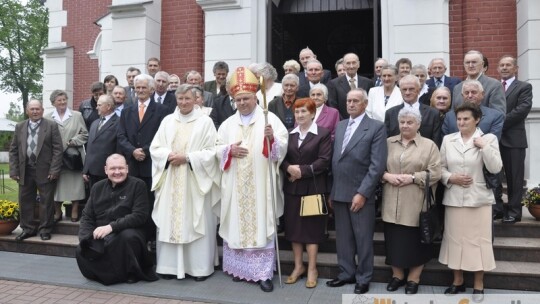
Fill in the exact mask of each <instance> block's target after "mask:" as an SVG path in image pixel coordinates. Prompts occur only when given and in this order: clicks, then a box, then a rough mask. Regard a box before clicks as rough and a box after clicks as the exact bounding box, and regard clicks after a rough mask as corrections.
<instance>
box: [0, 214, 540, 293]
mask: <svg viewBox="0 0 540 304" xmlns="http://www.w3.org/2000/svg"><path fill="white" fill-rule="evenodd" d="M78 227H79V225H78V223H72V222H70V221H69V219H67V220H63V221H60V222H59V223H58V224H57V226H56V228H55V230H54V231H53V235H52V239H51V240H50V241H42V240H41V239H40V238H39V237H32V238H29V239H27V240H25V241H23V242H16V241H15V237H16V236H17V234H18V233H20V232H21V230H20V228H18V229H16V230H15V231H14V232H13V233H12V234H11V235H8V236H0V250H2V251H12V252H21V253H33V254H42V255H52V256H63V257H74V256H75V248H76V247H77V244H78V239H77V231H78ZM382 227H383V223H382V222H381V221H380V220H379V221H377V224H376V233H375V237H374V240H373V243H374V248H375V273H374V276H373V281H375V282H387V281H388V280H389V279H390V277H391V269H390V267H389V266H388V265H385V263H384V259H385V253H384V235H383V233H382V231H383V230H382ZM494 232H495V242H494V250H495V259H496V262H497V268H496V269H495V270H494V271H490V272H487V273H486V274H485V280H484V281H485V287H486V288H500V289H514V290H527V291H540V221H535V220H534V219H533V218H532V217H531V216H530V215H529V213H528V211H527V210H526V209H524V210H523V219H522V222H520V223H516V224H514V225H504V224H502V223H500V221H497V222H495V225H494ZM279 245H280V249H281V265H282V274H283V275H287V274H289V273H290V272H291V271H292V269H293V266H294V263H293V254H292V251H291V245H290V243H289V242H288V241H286V240H285V239H284V238H283V235H280V237H279ZM335 252H336V244H335V232H334V231H330V235H329V238H328V240H327V241H326V242H324V243H323V244H321V245H320V248H319V256H318V265H319V266H318V270H319V276H320V277H321V278H333V277H335V276H336V275H337V274H338V272H339V267H338V266H337V257H336V254H335ZM438 252H439V246H438V245H436V246H435V248H434V255H435V256H438ZM304 260H305V261H307V257H304ZM451 282H452V273H451V271H450V270H449V269H448V268H446V266H444V265H441V264H439V263H438V261H437V259H433V260H432V261H430V262H429V263H428V264H427V265H426V267H425V268H424V272H423V274H422V284H425V285H439V286H446V285H449V284H450V283H451ZM466 284H467V286H469V287H470V286H472V275H471V274H467V275H466Z"/></svg>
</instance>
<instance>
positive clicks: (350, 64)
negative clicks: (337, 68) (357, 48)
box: [328, 53, 373, 119]
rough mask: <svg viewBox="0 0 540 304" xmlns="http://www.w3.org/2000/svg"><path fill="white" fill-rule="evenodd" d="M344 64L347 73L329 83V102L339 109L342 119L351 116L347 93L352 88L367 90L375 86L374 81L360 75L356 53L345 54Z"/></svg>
mask: <svg viewBox="0 0 540 304" xmlns="http://www.w3.org/2000/svg"><path fill="white" fill-rule="evenodd" d="M343 65H344V66H345V70H346V73H345V75H343V76H340V77H338V78H336V79H332V80H331V81H330V82H329V83H328V104H329V105H330V106H331V107H333V108H336V109H337V110H338V111H339V115H340V116H341V119H346V118H347V117H349V114H347V93H348V92H349V91H350V90H351V89H352V88H361V89H364V90H365V91H366V92H369V89H371V88H372V87H373V81H372V80H371V79H368V78H366V77H362V76H360V75H358V69H359V68H360V59H359V58H358V56H357V55H356V54H354V53H348V54H345V56H343Z"/></svg>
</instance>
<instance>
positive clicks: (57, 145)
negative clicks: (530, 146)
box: [10, 48, 532, 302]
mask: <svg viewBox="0 0 540 304" xmlns="http://www.w3.org/2000/svg"><path fill="white" fill-rule="evenodd" d="M299 61H300V63H299V62H297V61H296V60H293V59H291V60H288V61H286V62H285V63H284V64H283V72H284V74H285V76H284V77H283V78H282V80H281V82H277V78H278V73H277V70H276V69H275V68H274V67H273V66H272V65H271V64H269V63H256V64H252V65H250V66H249V67H239V68H237V69H235V70H234V71H232V73H229V72H230V71H229V67H228V65H227V63H225V62H223V61H219V62H217V63H216V64H215V65H214V68H213V74H214V77H215V80H212V81H207V82H204V83H203V82H202V76H201V74H200V73H199V72H197V71H188V72H187V73H185V75H184V76H183V77H179V76H178V75H175V74H168V73H167V72H165V71H162V70H161V67H160V61H159V59H157V58H150V59H149V60H148V62H147V72H148V74H143V73H141V71H140V70H139V69H137V68H129V69H128V70H127V72H126V80H127V82H128V86H126V87H122V86H119V85H118V79H117V78H116V77H115V76H114V75H108V76H107V77H105V79H104V81H103V82H96V83H93V84H92V85H91V88H90V91H91V93H92V96H91V97H90V98H89V99H88V100H85V101H83V102H82V103H81V105H80V107H79V111H74V110H72V109H70V108H69V107H68V106H67V94H66V92H64V91H62V90H56V91H54V92H53V93H52V94H51V96H50V100H51V103H52V105H53V106H54V110H53V111H52V112H51V113H48V114H46V115H45V116H44V115H43V114H44V113H43V112H44V110H43V104H42V102H41V101H39V100H31V101H30V102H29V103H28V105H27V108H26V113H27V114H28V117H29V119H28V120H26V121H24V122H22V123H19V124H18V125H17V127H16V131H15V136H14V139H13V142H12V144H11V149H10V176H11V177H12V178H13V179H15V180H17V181H18V182H19V185H20V189H19V190H20V191H19V198H20V200H19V202H20V205H21V227H22V229H23V232H22V233H21V234H20V235H18V236H17V240H18V241H23V240H24V239H26V238H28V237H31V236H34V235H36V234H38V233H39V235H40V237H41V239H42V240H49V239H50V238H51V230H52V227H53V225H54V223H55V222H56V221H59V220H61V219H62V216H63V214H62V211H61V204H62V202H65V201H71V202H72V209H71V215H70V218H71V220H72V221H78V220H79V216H80V211H79V209H80V208H79V204H80V202H81V201H84V200H85V199H87V202H86V204H85V207H84V210H83V211H82V218H81V223H80V230H79V239H80V245H79V247H78V249H77V262H78V264H79V268H80V269H81V272H82V273H83V275H84V276H86V277H88V278H90V279H93V280H97V281H99V282H102V283H103V284H113V283H117V282H136V281H138V280H149V281H151V280H157V279H158V276H159V277H161V278H162V279H184V278H186V277H192V278H193V279H194V280H195V281H204V280H205V279H206V278H207V277H208V276H210V275H212V273H213V272H214V269H215V266H217V265H218V262H219V260H218V251H217V243H216V236H217V234H219V236H220V237H221V238H223V264H222V269H223V271H224V272H225V273H227V274H229V275H231V276H232V277H233V280H234V281H241V280H244V281H252V282H258V283H259V285H260V288H261V289H262V290H263V291H265V292H269V291H272V290H273V283H272V278H273V275H274V270H275V268H276V263H275V261H276V250H275V242H276V241H277V238H276V235H277V233H278V229H279V228H281V227H282V226H283V228H284V234H285V238H286V240H288V241H290V242H291V243H292V249H293V253H294V269H293V271H292V273H291V274H290V275H289V276H288V277H287V279H286V281H285V283H286V284H294V283H296V282H297V281H298V280H299V279H301V278H302V277H303V276H304V275H306V274H307V279H306V282H305V286H306V287H307V288H314V287H315V286H317V283H318V271H317V252H318V246H319V244H320V243H322V242H324V241H325V240H326V232H327V221H328V218H327V215H326V214H321V215H316V216H301V213H302V212H301V210H300V208H301V204H302V203H301V202H302V201H303V197H305V196H309V195H316V194H322V195H323V196H324V197H325V198H326V200H325V201H326V202H327V204H328V209H331V211H332V213H333V218H334V220H335V229H336V247H337V258H338V264H339V268H340V273H339V275H338V276H337V277H336V278H334V279H332V280H330V281H327V282H326V285H327V286H329V287H339V286H343V285H345V284H355V287H354V292H355V293H359V294H361V293H366V292H368V291H369V283H370V281H371V279H372V274H373V264H374V253H373V234H374V229H375V220H376V216H377V214H378V212H380V214H381V216H382V221H383V222H384V237H385V248H386V250H385V251H386V264H388V265H390V266H391V268H392V277H391V278H390V279H389V283H388V285H387V290H388V291H396V290H398V289H399V288H400V287H402V286H405V293H407V294H415V293H417V291H418V287H419V284H420V281H421V274H422V270H423V266H424V265H425V264H426V263H427V262H428V261H429V260H430V259H432V257H433V256H432V254H433V248H432V246H433V245H432V244H424V243H422V242H421V240H420V228H419V214H420V212H421V211H422V210H423V206H424V200H425V195H424V193H425V192H424V189H425V188H426V187H432V188H433V192H434V193H436V195H435V200H436V201H437V203H438V204H439V205H440V207H443V206H444V207H445V208H444V211H445V212H441V220H443V221H444V234H443V238H442V244H441V249H440V253H439V261H440V262H441V263H443V264H445V265H448V267H449V268H450V269H452V270H453V271H454V280H453V282H452V284H451V286H450V287H449V288H448V289H446V291H445V293H446V294H456V293H459V292H464V291H465V287H464V286H465V285H464V281H463V271H472V272H474V274H475V275H474V286H473V287H474V291H473V300H475V301H477V302H479V301H482V299H483V289H484V287H483V274H484V271H489V270H492V269H494V268H495V259H494V255H493V247H492V240H493V234H492V220H496V219H502V221H503V223H515V222H517V221H520V219H521V207H520V198H521V196H522V188H523V187H522V186H523V178H524V158H525V149H526V147H527V142H526V135H525V128H524V120H525V118H526V117H527V114H528V112H529V111H530V109H531V106H532V88H531V85H530V84H528V83H526V82H522V81H519V80H517V79H516V75H517V69H518V66H517V60H516V59H515V58H514V57H512V56H510V55H506V56H503V57H502V58H501V59H500V61H499V63H498V67H497V70H498V72H499V74H500V75H501V80H496V79H493V78H490V77H488V76H487V75H485V74H484V72H485V66H484V56H483V55H482V54H481V53H480V52H478V51H474V50H473V51H469V52H468V53H467V54H466V55H465V57H464V62H463V63H464V67H465V71H466V73H467V78H466V79H465V80H464V81H461V79H459V78H456V77H450V76H448V75H445V72H446V70H447V68H446V65H445V62H444V60H443V59H441V58H434V59H433V60H431V61H430V62H429V65H428V67H427V68H426V66H425V65H422V64H416V65H413V64H412V62H411V60H409V59H408V58H402V59H399V60H398V61H397V62H396V64H395V65H392V64H389V63H388V62H387V60H385V59H382V58H380V59H377V61H376V62H375V63H374V70H373V71H374V77H373V78H366V77H363V76H360V75H359V74H358V70H359V67H360V60H359V57H358V56H357V54H354V53H348V54H345V55H344V56H343V58H341V59H339V60H338V61H337V62H336V64H335V70H336V71H335V72H336V74H337V75H338V76H337V77H336V78H333V79H332V76H331V75H332V73H331V72H330V71H329V70H325V69H324V68H323V66H322V64H321V62H320V61H318V60H317V57H316V55H315V54H314V53H313V51H312V50H310V49H309V48H306V49H303V50H301V51H300V53H299ZM301 67H302V68H303V70H301ZM260 79H262V80H263V83H264V85H263V83H261V82H260ZM261 89H264V91H261ZM266 109H268V110H269V111H266ZM74 151H75V152H74ZM68 152H70V153H68ZM73 153H75V156H77V157H79V158H80V162H81V164H80V166H73V165H72V164H73V162H71V163H69V162H68V161H67V160H72V159H71V158H73V157H74V156H73ZM70 164H71V165H70ZM503 167H504V170H502V168H503ZM485 170H487V171H488V172H489V173H491V174H498V175H501V176H502V175H503V174H504V176H505V177H506V180H507V182H508V203H504V204H503V203H502V199H501V189H500V186H499V187H498V188H496V189H489V188H488V187H487V186H486V181H485V179H484V171H485ZM85 184H86V185H87V189H90V190H89V196H88V197H86V196H87V192H88V191H85ZM378 188H379V189H380V188H382V202H381V203H380V206H379V205H378V204H377V203H376V201H377V199H376V194H375V193H376V192H377V189H378ZM36 191H38V192H39V195H40V197H41V203H40V223H39V226H36V225H35V223H34V222H32V219H33V216H34V209H33V203H34V201H35V194H36ZM440 209H441V210H442V209H443V208H440ZM378 210H379V211H378ZM280 218H281V221H280V220H279V219H280ZM278 226H279V227H278ZM216 231H217V234H216ZM304 248H305V251H306V252H307V257H308V263H307V268H306V266H305V265H304V261H303V251H304ZM154 266H155V270H154V268H153V267H154Z"/></svg>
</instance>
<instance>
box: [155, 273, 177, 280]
mask: <svg viewBox="0 0 540 304" xmlns="http://www.w3.org/2000/svg"><path fill="white" fill-rule="evenodd" d="M158 277H160V278H162V279H163V280H172V279H176V275H174V274H158Z"/></svg>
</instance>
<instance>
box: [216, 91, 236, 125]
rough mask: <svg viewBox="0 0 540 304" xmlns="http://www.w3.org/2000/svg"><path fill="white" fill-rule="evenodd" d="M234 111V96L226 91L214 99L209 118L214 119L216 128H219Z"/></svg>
mask: <svg viewBox="0 0 540 304" xmlns="http://www.w3.org/2000/svg"><path fill="white" fill-rule="evenodd" d="M226 87H227V92H228V91H229V89H228V88H229V81H227V86H226ZM235 113H236V103H235V102H234V98H232V96H230V95H229V94H228V93H227V94H225V95H222V96H218V97H217V98H215V100H214V104H213V105H212V112H211V113H210V118H212V120H213V121H214V125H215V126H216V130H217V129H219V126H221V124H222V123H223V122H224V121H225V120H227V118H229V117H230V116H232V115H234V114H235Z"/></svg>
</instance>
